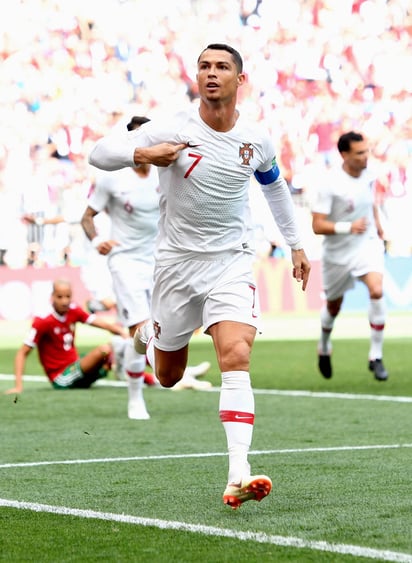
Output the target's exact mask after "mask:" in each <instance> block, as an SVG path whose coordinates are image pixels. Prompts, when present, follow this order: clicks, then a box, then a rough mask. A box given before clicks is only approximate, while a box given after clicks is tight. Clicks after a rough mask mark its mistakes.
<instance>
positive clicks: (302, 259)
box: [292, 248, 311, 291]
mask: <svg viewBox="0 0 412 563" xmlns="http://www.w3.org/2000/svg"><path fill="white" fill-rule="evenodd" d="M292 264H293V277H294V278H295V280H296V281H297V282H302V291H305V289H306V286H307V283H308V280H309V273H310V268H311V266H310V262H309V260H308V259H307V257H306V254H305V251H304V250H303V248H300V249H299V250H292Z"/></svg>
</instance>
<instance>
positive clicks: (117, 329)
mask: <svg viewBox="0 0 412 563" xmlns="http://www.w3.org/2000/svg"><path fill="white" fill-rule="evenodd" d="M89 319H90V320H89V321H88V322H87V324H89V325H90V326H95V327H96V328H102V329H103V330H107V331H109V332H111V333H112V334H117V335H119V336H122V337H123V338H127V337H128V333H127V331H126V330H125V329H124V327H122V325H120V324H119V323H113V322H110V321H107V320H106V319H103V318H101V317H97V316H95V315H93V316H91V317H89Z"/></svg>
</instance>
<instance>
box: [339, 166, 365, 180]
mask: <svg viewBox="0 0 412 563" xmlns="http://www.w3.org/2000/svg"><path fill="white" fill-rule="evenodd" d="M342 169H343V170H344V171H345V172H346V174H348V175H349V176H352V178H359V176H361V175H362V170H358V169H355V170H354V169H353V168H351V167H350V166H348V165H347V164H346V163H343V164H342Z"/></svg>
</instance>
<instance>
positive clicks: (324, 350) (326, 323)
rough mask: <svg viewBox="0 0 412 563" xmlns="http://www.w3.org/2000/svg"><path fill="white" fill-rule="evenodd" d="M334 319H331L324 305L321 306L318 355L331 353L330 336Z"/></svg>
mask: <svg viewBox="0 0 412 563" xmlns="http://www.w3.org/2000/svg"><path fill="white" fill-rule="evenodd" d="M335 319H336V317H332V315H331V314H330V313H329V311H328V308H327V306H326V304H325V305H323V307H322V310H321V312H320V326H321V333H320V340H319V353H320V354H330V351H331V344H330V337H331V334H332V330H333V325H334V323H335Z"/></svg>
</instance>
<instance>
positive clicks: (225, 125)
mask: <svg viewBox="0 0 412 563" xmlns="http://www.w3.org/2000/svg"><path fill="white" fill-rule="evenodd" d="M199 115H200V117H201V118H202V120H203V121H204V122H205V123H206V125H208V126H209V127H210V128H211V129H214V130H215V131H220V132H222V133H224V132H226V131H230V130H231V129H233V127H234V126H235V124H236V121H237V119H238V117H239V112H238V110H237V109H236V106H235V102H234V103H233V104H229V105H223V104H220V105H218V104H216V105H214V104H206V103H204V102H201V103H200V106H199Z"/></svg>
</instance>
